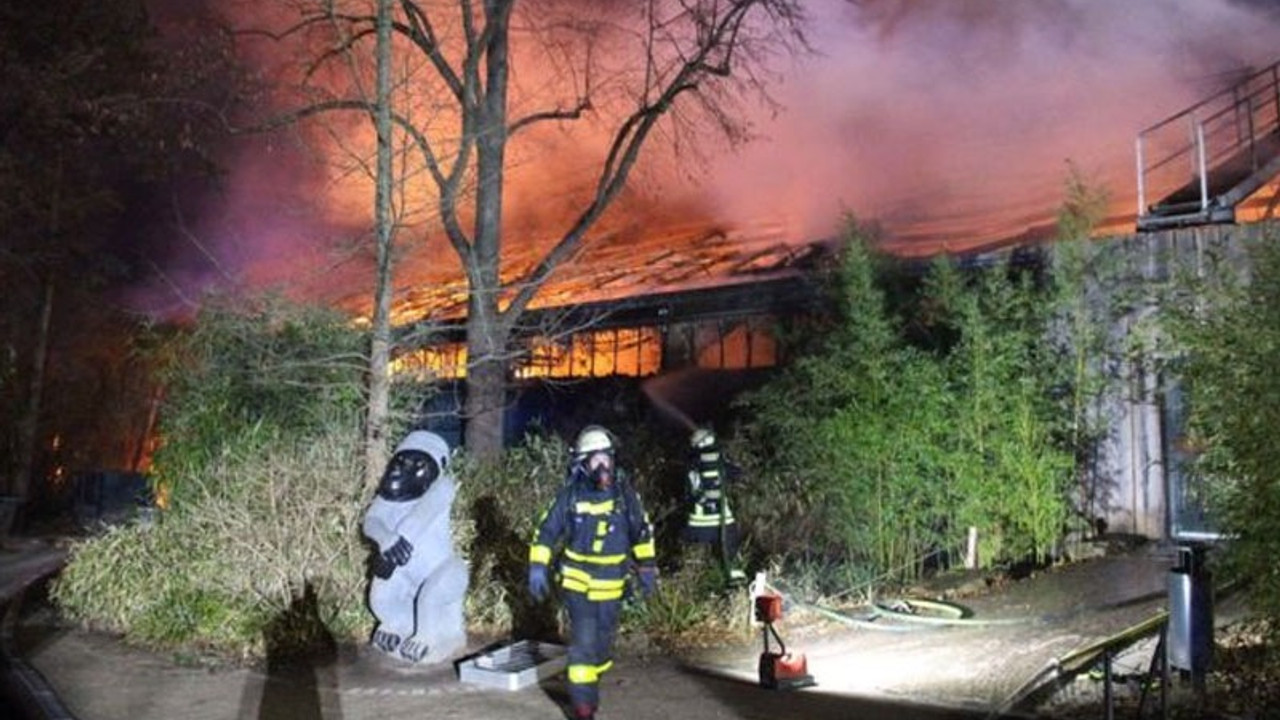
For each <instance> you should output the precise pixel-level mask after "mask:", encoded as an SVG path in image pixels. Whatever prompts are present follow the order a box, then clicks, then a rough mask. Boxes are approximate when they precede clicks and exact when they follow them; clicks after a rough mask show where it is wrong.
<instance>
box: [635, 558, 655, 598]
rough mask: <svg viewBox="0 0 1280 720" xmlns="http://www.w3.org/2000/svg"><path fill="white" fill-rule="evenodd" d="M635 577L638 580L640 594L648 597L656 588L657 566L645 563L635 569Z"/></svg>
mask: <svg viewBox="0 0 1280 720" xmlns="http://www.w3.org/2000/svg"><path fill="white" fill-rule="evenodd" d="M636 578H637V579H638V580H639V581H640V596H641V597H646V598H647V597H649V596H651V595H653V593H654V592H656V591H657V590H658V568H656V567H654V566H652V565H645V566H644V567H641V568H639V569H637V570H636Z"/></svg>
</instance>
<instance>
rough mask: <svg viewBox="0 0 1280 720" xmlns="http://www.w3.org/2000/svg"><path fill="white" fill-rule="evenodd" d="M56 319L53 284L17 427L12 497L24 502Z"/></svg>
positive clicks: (47, 286)
mask: <svg viewBox="0 0 1280 720" xmlns="http://www.w3.org/2000/svg"><path fill="white" fill-rule="evenodd" d="M52 319H53V283H52V282H47V283H46V284H45V286H44V305H43V306H42V307H41V309H40V327H39V330H38V331H37V333H36V348H35V356H34V357H33V358H32V360H31V385H30V388H29V392H28V395H27V407H26V410H25V411H24V413H23V415H22V420H21V421H20V422H19V423H18V467H17V471H16V473H15V475H14V477H13V482H12V484H11V485H10V494H12V495H13V496H14V497H16V498H17V499H18V502H19V503H22V502H25V501H26V500H27V498H28V496H29V495H30V493H31V476H32V474H33V473H34V472H35V466H36V438H37V435H38V433H39V429H40V406H41V401H42V399H43V395H44V370H45V360H46V358H47V357H48V354H49V326H50V324H51V321H52Z"/></svg>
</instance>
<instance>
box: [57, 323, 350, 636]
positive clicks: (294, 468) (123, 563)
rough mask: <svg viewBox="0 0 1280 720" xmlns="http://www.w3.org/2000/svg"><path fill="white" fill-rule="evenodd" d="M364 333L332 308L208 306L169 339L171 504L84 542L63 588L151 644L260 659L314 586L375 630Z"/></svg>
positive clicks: (164, 453) (92, 613) (80, 607)
mask: <svg viewBox="0 0 1280 720" xmlns="http://www.w3.org/2000/svg"><path fill="white" fill-rule="evenodd" d="M362 342H363V339H362V337H361V336H360V334H359V333H356V332H353V331H351V330H349V329H347V327H346V325H345V321H343V320H342V319H341V318H340V317H338V316H336V315H333V314H330V313H326V312H318V311H315V310H311V309H307V308H295V307H291V306H288V305H285V304H282V303H274V302H272V303H266V304H263V305H260V306H257V307H251V308H249V309H248V310H236V309H234V308H230V307H228V306H224V305H219V304H216V303H215V304H213V305H211V306H210V310H209V311H208V312H207V313H205V314H204V315H203V316H202V318H201V320H200V322H198V323H197V324H196V325H195V326H194V327H193V328H191V329H190V331H189V332H186V333H183V334H180V335H177V336H175V338H174V339H173V340H172V342H171V343H170V344H168V345H166V346H165V347H164V348H163V350H164V351H165V352H166V353H168V357H169V359H170V364H169V366H168V370H169V371H168V378H169V381H170V384H169V388H168V393H167V395H166V398H165V403H164V407H163V408H162V412H161V424H160V432H161V436H162V438H163V446H162V447H161V449H160V451H159V452H158V453H157V455H156V459H155V466H154V475H155V476H156V477H157V478H159V481H160V482H161V483H163V484H164V485H165V486H166V487H168V488H171V489H172V492H171V494H170V495H169V505H168V507H167V508H166V510H165V511H164V512H163V513H162V515H161V519H160V521H159V522H158V523H157V524H156V525H155V526H153V527H150V528H144V527H129V528H123V529H120V530H117V531H114V532H111V533H108V534H107V535H105V536H103V537H100V538H93V539H88V540H84V541H82V542H80V543H79V544H77V545H76V546H75V547H74V548H73V550H72V552H71V555H70V558H69V562H68V564H67V567H66V569H65V570H64V571H63V573H62V574H61V576H60V578H59V579H58V580H57V581H56V583H55V584H54V587H53V589H52V595H53V598H54V600H55V602H56V603H57V604H58V605H59V606H60V607H61V608H62V609H63V611H64V612H65V613H67V614H68V615H69V616H70V617H72V618H76V619H78V620H80V621H82V622H84V623H85V624H87V625H90V626H94V627H99V628H102V629H109V630H112V631H116V632H120V633H123V634H125V635H126V636H128V637H129V638H130V639H132V640H136V641H139V642H143V643H148V644H153V645H159V646H166V647H172V646H177V645H185V646H194V647H204V648H208V649H210V650H215V651H217V652H220V653H223V654H229V655H233V656H239V657H252V656H259V655H261V654H262V652H263V642H264V641H263V638H264V632H265V631H266V629H267V627H268V626H269V624H270V623H271V622H272V620H273V619H274V618H277V617H282V616H284V615H285V614H286V613H288V612H289V609H290V607H291V606H292V605H293V604H294V601H295V600H296V599H298V598H301V597H303V596H304V595H307V594H308V592H310V594H311V596H313V597H314V598H315V599H316V606H317V608H318V613H319V615H320V616H321V617H320V620H321V621H322V622H323V623H324V624H325V626H326V627H327V628H328V631H329V632H331V633H333V634H334V635H338V636H351V637H359V636H363V635H365V634H367V632H368V630H369V629H370V628H369V626H370V623H371V617H370V616H369V613H368V612H367V611H366V610H365V608H364V604H365V602H364V598H365V595H364V593H365V562H364V561H365V558H366V553H367V551H366V549H365V547H364V545H363V543H362V540H361V537H360V529H359V523H360V520H361V519H362V514H363V509H364V506H365V504H366V502H367V500H368V498H367V497H365V496H366V494H367V493H366V492H365V490H364V489H363V488H362V487H361V473H360V463H361V461H362V460H361V458H362V453H361V451H360V442H361V440H360V439H361V432H360V417H361V415H360V413H361V410H362V406H361V401H360V386H361V385H360V383H361V372H360V366H359V363H358V362H357V358H358V355H359V347H360V344H361V343H362Z"/></svg>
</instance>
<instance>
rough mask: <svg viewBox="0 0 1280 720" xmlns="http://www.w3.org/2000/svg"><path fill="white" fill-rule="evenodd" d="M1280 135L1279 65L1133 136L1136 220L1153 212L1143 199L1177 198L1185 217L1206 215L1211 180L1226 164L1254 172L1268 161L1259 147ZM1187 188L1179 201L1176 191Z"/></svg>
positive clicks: (1260, 72) (1253, 75)
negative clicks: (1189, 193)
mask: <svg viewBox="0 0 1280 720" xmlns="http://www.w3.org/2000/svg"><path fill="white" fill-rule="evenodd" d="M1278 129H1280V62H1277V63H1274V64H1272V65H1271V66H1269V67H1267V68H1265V69H1263V70H1259V71H1257V72H1255V73H1253V74H1252V75H1249V76H1248V77H1246V78H1244V79H1243V80H1241V81H1240V82H1238V83H1237V84H1236V85H1234V86H1233V87H1231V88H1230V89H1227V90H1224V91H1222V92H1219V93H1217V94H1215V95H1213V96H1211V97H1209V98H1206V99H1204V100H1202V101H1200V102H1198V103H1196V104H1195V105H1192V106H1191V107H1189V108H1187V109H1185V110H1183V111H1181V112H1179V113H1177V114H1175V115H1173V116H1171V117H1169V118H1166V119H1164V120H1161V121H1160V122H1158V123H1156V124H1154V125H1152V126H1150V127H1148V128H1146V129H1145V130H1143V131H1141V132H1140V133H1138V139H1137V169H1138V217H1139V218H1142V217H1144V216H1146V215H1148V214H1149V213H1151V212H1152V211H1153V210H1154V209H1155V208H1154V207H1152V206H1149V205H1148V204H1147V198H1148V197H1149V196H1150V197H1153V198H1157V199H1160V198H1169V197H1171V196H1173V195H1174V194H1175V193H1178V194H1179V197H1178V199H1179V201H1180V202H1178V203H1177V204H1178V205H1180V206H1183V205H1185V208H1186V211H1188V212H1205V211H1207V210H1208V209H1209V205H1210V202H1211V200H1212V198H1211V195H1210V192H1211V191H1210V174H1211V173H1212V172H1213V170H1214V169H1216V168H1218V167H1219V166H1220V165H1224V164H1225V163H1227V162H1228V161H1233V162H1245V161H1247V162H1249V163H1251V165H1252V167H1251V171H1253V172H1256V171H1257V170H1259V169H1260V168H1261V166H1262V164H1263V163H1265V162H1266V159H1267V158H1264V157H1261V156H1260V153H1259V144H1260V141H1261V140H1262V139H1263V138H1265V137H1267V136H1268V135H1274V134H1276V133H1277V130H1278ZM1188 188H1191V189H1193V191H1194V194H1193V195H1192V196H1190V197H1184V196H1183V195H1182V193H1181V192H1180V191H1185V190H1186V189H1188Z"/></svg>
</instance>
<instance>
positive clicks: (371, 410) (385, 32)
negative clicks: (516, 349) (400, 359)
mask: <svg viewBox="0 0 1280 720" xmlns="http://www.w3.org/2000/svg"><path fill="white" fill-rule="evenodd" d="M376 53H377V87H376V90H375V92H376V93H377V100H376V104H377V109H376V111H375V113H374V118H373V120H374V127H375V129H376V131H377V134H378V157H377V177H376V178H375V190H374V233H375V234H376V236H377V245H378V249H377V262H378V276H377V279H376V280H375V283H374V302H373V308H374V310H373V330H372V333H371V340H370V348H369V401H368V402H369V404H368V407H367V408H366V412H365V440H364V460H365V463H364V486H365V488H366V489H371V488H374V487H377V485H378V481H379V479H380V477H381V475H382V470H383V466H385V465H386V462H387V437H386V435H387V419H388V416H389V414H390V411H389V408H390V398H391V375H390V372H391V369H390V366H391V290H392V287H391V282H392V272H391V249H392V243H393V240H394V235H395V227H394V224H395V217H394V213H393V208H392V203H391V197H392V196H391V192H392V189H393V186H392V183H393V181H394V178H393V176H392V169H391V141H392V136H391V0H378V19H377V49H376Z"/></svg>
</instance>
